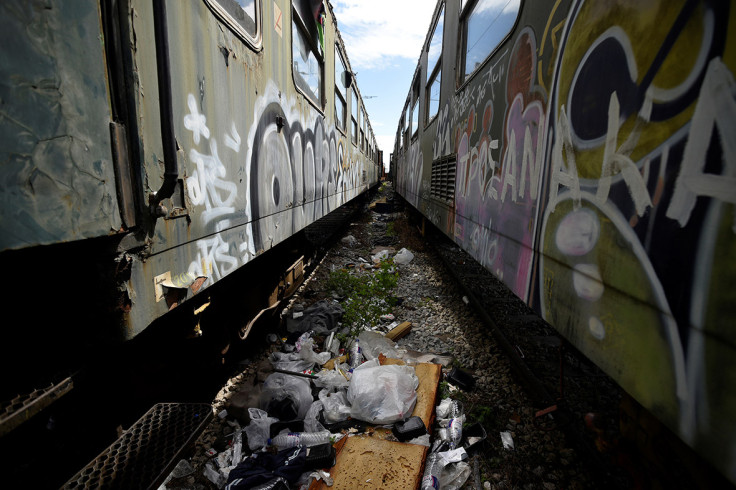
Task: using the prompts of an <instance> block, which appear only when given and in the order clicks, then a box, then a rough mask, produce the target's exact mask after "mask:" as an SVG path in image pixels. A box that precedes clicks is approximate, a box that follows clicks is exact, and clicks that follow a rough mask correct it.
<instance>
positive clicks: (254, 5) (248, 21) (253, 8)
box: [205, 0, 261, 46]
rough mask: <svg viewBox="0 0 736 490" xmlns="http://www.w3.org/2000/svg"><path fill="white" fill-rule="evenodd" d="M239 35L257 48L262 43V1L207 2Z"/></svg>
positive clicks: (231, 0)
mask: <svg viewBox="0 0 736 490" xmlns="http://www.w3.org/2000/svg"><path fill="white" fill-rule="evenodd" d="M205 3H206V4H207V5H208V6H209V7H210V9H212V11H213V12H215V14H216V15H217V16H218V17H219V18H220V19H221V20H222V21H223V22H225V23H226V24H227V25H228V26H229V27H230V29H232V30H233V31H234V32H235V33H236V34H237V35H239V36H240V37H242V38H244V39H245V40H246V41H248V42H250V43H251V44H253V45H254V46H256V45H257V44H258V43H259V42H260V23H261V22H260V11H261V9H260V3H261V2H260V0H205Z"/></svg>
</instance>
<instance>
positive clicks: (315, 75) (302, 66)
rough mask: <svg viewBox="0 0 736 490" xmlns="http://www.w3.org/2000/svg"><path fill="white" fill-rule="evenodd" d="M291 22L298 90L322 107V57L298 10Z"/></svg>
mask: <svg viewBox="0 0 736 490" xmlns="http://www.w3.org/2000/svg"><path fill="white" fill-rule="evenodd" d="M291 17H292V22H291V36H292V41H291V44H292V59H293V67H292V68H293V70H292V71H293V75H294V82H295V83H296V86H297V88H298V89H299V90H300V91H301V92H302V93H304V95H306V96H307V98H309V99H310V100H311V101H312V102H314V103H315V104H316V105H317V107H320V108H321V107H322V81H323V77H322V64H323V60H322V55H321V54H320V52H319V48H318V45H317V43H315V42H314V41H313V40H312V38H310V36H309V35H308V32H309V31H308V30H307V28H306V27H305V25H304V23H303V22H302V19H301V18H300V16H299V14H298V13H297V11H296V10H294V11H293V14H292V16H291Z"/></svg>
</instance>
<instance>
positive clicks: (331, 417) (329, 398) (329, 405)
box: [319, 389, 351, 424]
mask: <svg viewBox="0 0 736 490" xmlns="http://www.w3.org/2000/svg"><path fill="white" fill-rule="evenodd" d="M319 400H320V401H321V402H322V405H323V407H324V411H323V414H324V416H325V422H327V423H328V424H334V423H336V422H342V421H343V420H347V419H348V417H349V416H350V413H351V409H350V404H349V403H348V400H347V397H346V396H345V392H344V391H338V392H337V393H328V390H326V389H324V390H322V391H320V392H319Z"/></svg>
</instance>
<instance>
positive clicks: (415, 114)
mask: <svg viewBox="0 0 736 490" xmlns="http://www.w3.org/2000/svg"><path fill="white" fill-rule="evenodd" d="M412 100H413V102H412V106H411V137H412V138H414V137H415V136H416V135H417V133H418V132H419V76H418V75H417V77H416V78H415V79H414V83H413V84H412Z"/></svg>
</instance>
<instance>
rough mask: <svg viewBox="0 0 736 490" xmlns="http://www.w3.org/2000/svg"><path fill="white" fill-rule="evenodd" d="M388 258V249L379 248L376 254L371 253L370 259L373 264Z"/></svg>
mask: <svg viewBox="0 0 736 490" xmlns="http://www.w3.org/2000/svg"><path fill="white" fill-rule="evenodd" d="M387 258H388V250H381V251H380V252H378V253H377V254H376V255H371V260H372V261H373V263H374V264H378V263H379V262H382V261H384V260H386V259H387Z"/></svg>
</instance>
